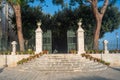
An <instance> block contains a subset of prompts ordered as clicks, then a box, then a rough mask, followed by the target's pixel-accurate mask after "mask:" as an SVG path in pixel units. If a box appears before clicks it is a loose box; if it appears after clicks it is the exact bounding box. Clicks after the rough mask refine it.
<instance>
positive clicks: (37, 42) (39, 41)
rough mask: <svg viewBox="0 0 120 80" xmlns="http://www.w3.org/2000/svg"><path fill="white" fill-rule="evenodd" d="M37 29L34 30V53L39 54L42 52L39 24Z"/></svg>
mask: <svg viewBox="0 0 120 80" xmlns="http://www.w3.org/2000/svg"><path fill="white" fill-rule="evenodd" d="M37 25H38V28H37V29H36V31H35V32H36V38H35V39H36V42H35V43H36V51H35V53H36V54H38V53H40V52H42V30H41V28H40V26H41V23H37Z"/></svg>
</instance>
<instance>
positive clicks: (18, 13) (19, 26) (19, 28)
mask: <svg viewBox="0 0 120 80" xmlns="http://www.w3.org/2000/svg"><path fill="white" fill-rule="evenodd" d="M13 8H14V12H15V16H16V24H17V35H18V41H19V45H20V51H24V38H23V33H22V21H21V8H20V5H19V4H16V5H13Z"/></svg>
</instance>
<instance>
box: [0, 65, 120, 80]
mask: <svg viewBox="0 0 120 80" xmlns="http://www.w3.org/2000/svg"><path fill="white" fill-rule="evenodd" d="M0 80H120V67H118V68H111V67H110V68H108V69H106V70H104V71H97V72H42V71H32V72H31V71H29V70H28V71H22V70H19V69H17V68H1V69H0Z"/></svg>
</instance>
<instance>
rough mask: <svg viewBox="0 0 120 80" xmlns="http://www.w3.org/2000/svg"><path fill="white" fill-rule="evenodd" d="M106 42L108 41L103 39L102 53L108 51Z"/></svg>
mask: <svg viewBox="0 0 120 80" xmlns="http://www.w3.org/2000/svg"><path fill="white" fill-rule="evenodd" d="M107 44H108V41H107V40H104V41H103V45H104V53H106V54H108V53H109V51H108V47H107Z"/></svg>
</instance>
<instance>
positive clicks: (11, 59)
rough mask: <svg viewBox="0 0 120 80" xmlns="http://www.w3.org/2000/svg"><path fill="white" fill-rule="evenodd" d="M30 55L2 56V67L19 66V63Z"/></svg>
mask: <svg viewBox="0 0 120 80" xmlns="http://www.w3.org/2000/svg"><path fill="white" fill-rule="evenodd" d="M29 56H30V55H0V67H3V66H4V65H6V63H7V65H8V67H15V66H17V62H18V61H19V60H21V59H23V58H27V57H29Z"/></svg>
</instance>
